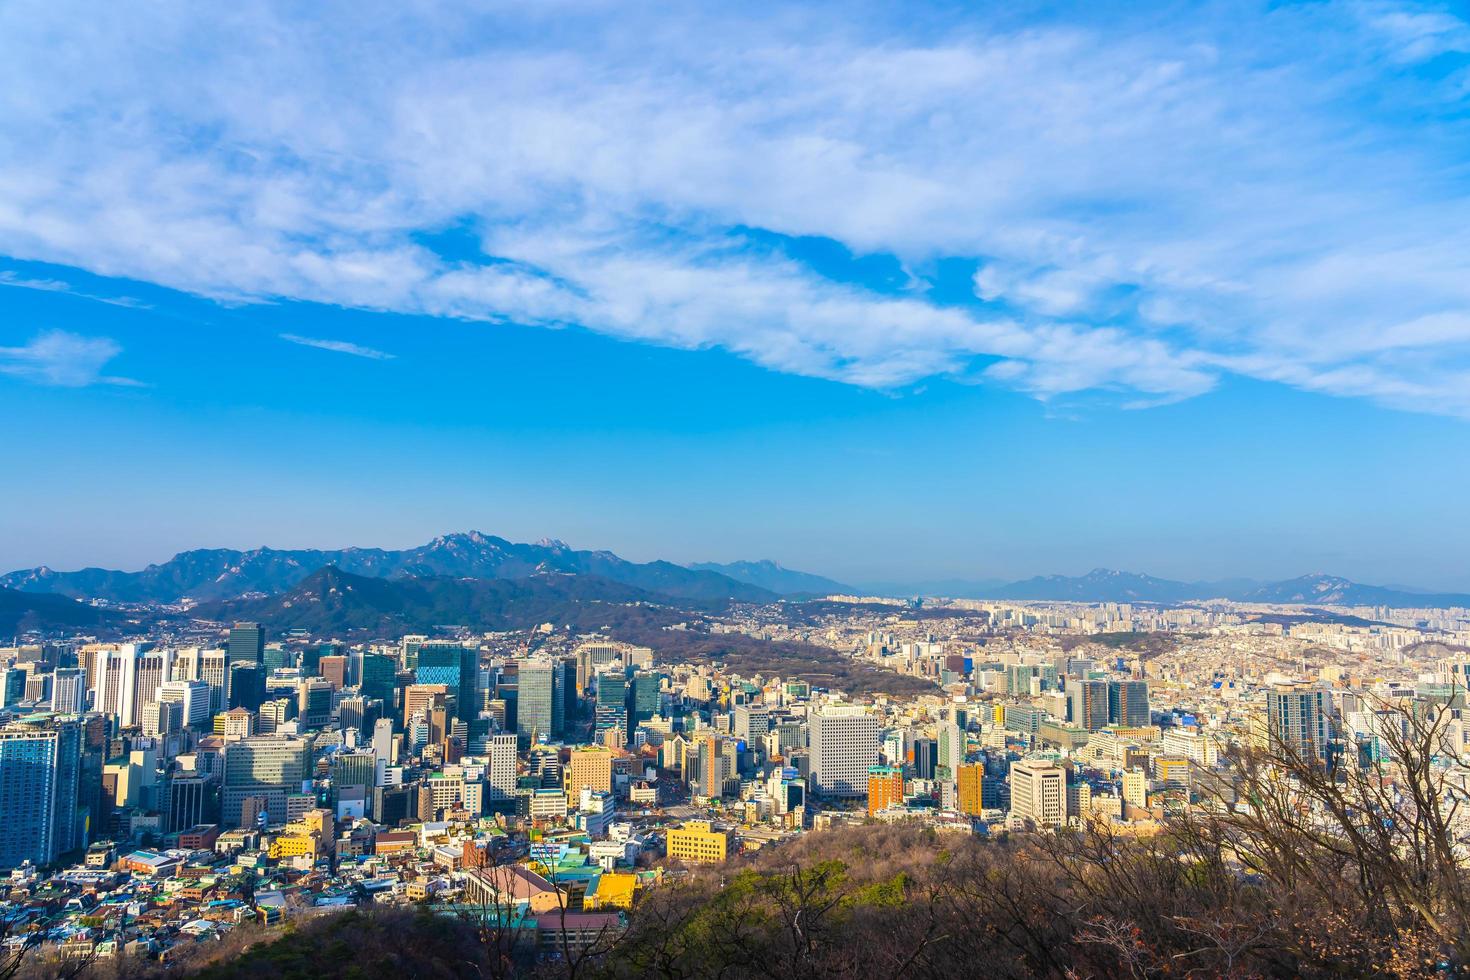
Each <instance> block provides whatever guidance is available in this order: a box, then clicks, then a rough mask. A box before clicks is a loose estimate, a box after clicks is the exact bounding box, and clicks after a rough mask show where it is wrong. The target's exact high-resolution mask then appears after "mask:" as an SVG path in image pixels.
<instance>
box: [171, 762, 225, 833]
mask: <svg viewBox="0 0 1470 980" xmlns="http://www.w3.org/2000/svg"><path fill="white" fill-rule="evenodd" d="M218 797H219V787H218V784H217V783H216V782H215V780H214V779H213V778H211V777H209V776H207V775H205V774H204V773H198V772H180V773H174V774H173V775H172V776H170V777H169V780H168V783H167V785H166V786H165V789H164V799H165V801H166V802H165V804H164V829H165V830H166V831H168V832H169V833H178V832H179V831H181V830H188V829H189V828H190V827H194V826H197V825H199V824H202V823H214V822H215V821H216V820H218V818H219V815H218V813H217V811H218V809H219V799H218Z"/></svg>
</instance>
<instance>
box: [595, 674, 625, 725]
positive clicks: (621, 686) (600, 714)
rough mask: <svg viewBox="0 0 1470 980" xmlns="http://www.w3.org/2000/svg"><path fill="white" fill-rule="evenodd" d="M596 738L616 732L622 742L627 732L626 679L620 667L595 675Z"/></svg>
mask: <svg viewBox="0 0 1470 980" xmlns="http://www.w3.org/2000/svg"><path fill="white" fill-rule="evenodd" d="M596 684H597V702H596V703H597V738H598V741H601V739H602V735H603V733H604V732H607V731H611V730H616V731H618V732H620V733H621V736H622V739H623V741H624V742H626V741H627V732H628V678H627V675H626V674H625V673H624V672H623V668H622V667H618V666H612V667H608V668H607V669H606V670H604V671H603V672H602V673H600V674H598V675H597V680H596Z"/></svg>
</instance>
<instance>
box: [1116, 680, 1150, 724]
mask: <svg viewBox="0 0 1470 980" xmlns="http://www.w3.org/2000/svg"><path fill="white" fill-rule="evenodd" d="M1149 720H1150V716H1149V709H1148V681H1141V680H1114V681H1108V724H1110V725H1118V726H1120V727H1122V728H1143V727H1144V726H1145V725H1147V724H1148V723H1149Z"/></svg>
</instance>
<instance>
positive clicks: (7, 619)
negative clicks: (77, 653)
mask: <svg viewBox="0 0 1470 980" xmlns="http://www.w3.org/2000/svg"><path fill="white" fill-rule="evenodd" d="M123 621H124V620H123V617H122V616H121V615H120V614H118V613H116V612H113V611H111V610H108V609H98V608H97V607H96V606H89V605H87V604H86V603H85V602H78V601H77V600H75V599H69V598H67V597H66V596H60V595H34V594H32V593H28V592H20V591H17V590H15V589H7V588H4V587H0V638H8V637H10V636H14V635H15V634H17V633H25V632H28V631H31V630H35V631H38V632H49V631H52V630H85V629H108V628H112V627H116V626H120V625H121V624H122V623H123Z"/></svg>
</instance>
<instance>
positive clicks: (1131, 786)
mask: <svg viewBox="0 0 1470 980" xmlns="http://www.w3.org/2000/svg"><path fill="white" fill-rule="evenodd" d="M1123 801H1124V802H1125V803H1127V804H1128V805H1129V806H1136V807H1138V808H1139V809H1140V810H1146V809H1148V774H1147V773H1145V772H1144V771H1143V770H1142V769H1129V770H1128V771H1127V772H1125V773H1123Z"/></svg>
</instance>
